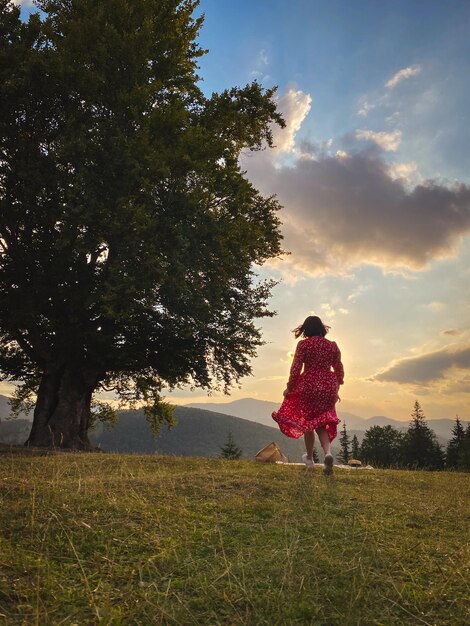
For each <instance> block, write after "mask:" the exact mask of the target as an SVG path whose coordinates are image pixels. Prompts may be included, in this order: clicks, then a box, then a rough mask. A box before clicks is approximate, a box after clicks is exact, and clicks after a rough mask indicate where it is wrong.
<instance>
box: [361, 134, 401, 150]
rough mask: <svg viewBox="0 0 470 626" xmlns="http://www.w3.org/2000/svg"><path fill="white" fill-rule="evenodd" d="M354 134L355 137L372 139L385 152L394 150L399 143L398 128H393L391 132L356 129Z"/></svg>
mask: <svg viewBox="0 0 470 626" xmlns="http://www.w3.org/2000/svg"><path fill="white" fill-rule="evenodd" d="M354 134H355V137H356V139H365V140H366V141H372V142H373V143H375V144H376V145H378V146H379V147H380V148H382V150H386V151H387V152H394V151H395V150H396V149H397V148H398V146H399V145H400V143H401V131H400V130H394V131H392V132H391V133H387V132H383V131H381V132H374V131H373V130H356V132H355V133H354Z"/></svg>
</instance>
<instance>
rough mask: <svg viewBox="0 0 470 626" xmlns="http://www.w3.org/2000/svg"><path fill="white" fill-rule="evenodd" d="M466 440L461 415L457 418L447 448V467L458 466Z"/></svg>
mask: <svg viewBox="0 0 470 626" xmlns="http://www.w3.org/2000/svg"><path fill="white" fill-rule="evenodd" d="M464 440H465V429H464V427H463V426H462V423H461V421H460V420H459V417H458V416H457V417H456V418H455V424H454V427H453V428H452V437H451V438H450V439H449V441H448V443H447V448H446V467H447V468H449V469H451V468H456V467H457V463H458V459H459V456H460V452H461V450H462V446H463V443H464Z"/></svg>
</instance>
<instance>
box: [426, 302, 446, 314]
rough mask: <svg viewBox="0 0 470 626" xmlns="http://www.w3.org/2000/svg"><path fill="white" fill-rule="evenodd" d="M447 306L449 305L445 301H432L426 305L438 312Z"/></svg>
mask: <svg viewBox="0 0 470 626" xmlns="http://www.w3.org/2000/svg"><path fill="white" fill-rule="evenodd" d="M446 307H447V304H446V303H445V302H437V301H434V302H430V303H429V304H427V305H426V308H428V309H429V310H430V311H434V312H436V313H438V312H439V311H443V310H444V309H445V308H446Z"/></svg>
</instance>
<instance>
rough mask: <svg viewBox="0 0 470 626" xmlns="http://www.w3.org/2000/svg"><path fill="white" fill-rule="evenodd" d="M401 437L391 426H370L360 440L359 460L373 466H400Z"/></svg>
mask: <svg viewBox="0 0 470 626" xmlns="http://www.w3.org/2000/svg"><path fill="white" fill-rule="evenodd" d="M403 439H404V437H403V435H402V433H400V431H398V430H397V429H396V428H393V426H390V425H388V426H371V427H370V428H368V429H367V430H366V432H365V434H364V438H363V440H362V444H361V447H360V458H361V461H364V462H366V463H369V464H370V465H372V466H374V467H400V465H401V459H402V445H403Z"/></svg>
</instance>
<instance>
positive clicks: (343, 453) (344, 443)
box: [338, 423, 351, 465]
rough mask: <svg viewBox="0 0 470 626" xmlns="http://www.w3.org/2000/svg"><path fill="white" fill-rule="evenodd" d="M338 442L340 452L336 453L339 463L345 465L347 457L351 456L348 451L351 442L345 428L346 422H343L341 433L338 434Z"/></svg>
mask: <svg viewBox="0 0 470 626" xmlns="http://www.w3.org/2000/svg"><path fill="white" fill-rule="evenodd" d="M339 444H340V446H341V450H340V453H339V454H338V460H339V461H340V462H341V463H344V464H345V465H346V464H347V462H348V461H349V459H350V458H351V452H350V445H351V444H350V441H349V435H348V432H347V430H346V423H344V424H343V430H342V431H341V434H340V436H339Z"/></svg>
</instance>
